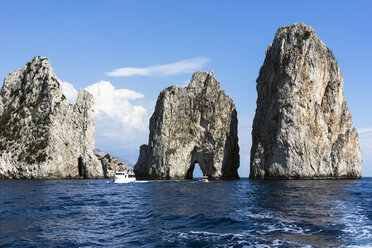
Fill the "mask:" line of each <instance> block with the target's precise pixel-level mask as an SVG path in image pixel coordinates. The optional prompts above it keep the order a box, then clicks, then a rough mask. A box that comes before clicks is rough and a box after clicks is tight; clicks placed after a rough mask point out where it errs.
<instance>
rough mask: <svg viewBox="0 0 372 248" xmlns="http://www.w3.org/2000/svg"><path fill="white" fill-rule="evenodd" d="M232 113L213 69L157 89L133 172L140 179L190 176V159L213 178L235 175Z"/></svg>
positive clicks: (235, 139) (236, 159)
mask: <svg viewBox="0 0 372 248" xmlns="http://www.w3.org/2000/svg"><path fill="white" fill-rule="evenodd" d="M237 125H238V121H237V113H236V109H235V105H234V103H233V101H232V100H231V99H230V98H229V97H228V96H227V95H226V94H225V93H224V92H223V91H222V90H221V87H220V84H219V82H218V81H217V80H216V79H215V77H214V74H213V72H209V73H206V72H196V73H194V75H193V76H192V79H191V82H190V84H189V85H188V87H179V86H171V87H169V88H167V89H165V90H163V91H162V92H161V93H160V96H159V97H158V100H157V103H156V107H155V112H154V114H153V115H152V117H151V119H150V136H149V144H148V145H142V146H141V148H140V155H139V158H138V162H137V164H136V165H135V166H134V172H135V174H136V177H137V178H140V179H191V178H192V174H193V170H194V166H195V163H198V164H199V165H200V168H201V170H202V172H203V174H204V175H207V176H209V178H213V179H233V178H239V176H238V172H237V170H238V168H239V146H238V137H237Z"/></svg>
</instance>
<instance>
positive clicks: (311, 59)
mask: <svg viewBox="0 0 372 248" xmlns="http://www.w3.org/2000/svg"><path fill="white" fill-rule="evenodd" d="M257 92H258V99H257V109H256V115H255V118H254V123H253V131H252V139H253V140H252V141H253V144H252V149H251V170H250V178H252V179H270V178H288V179H291V178H294V179H295V178H298V179H317V178H322V179H324V178H330V179H333V178H360V177H361V162H362V156H361V152H360V148H359V140H358V133H357V131H356V129H355V128H354V127H353V123H352V119H351V115H350V113H349V110H348V105H347V103H346V100H345V97H344V94H343V78H342V75H341V72H340V69H339V67H338V64H337V61H336V59H335V57H334V55H333V54H332V52H331V51H330V50H329V49H328V48H327V47H326V46H325V45H324V43H323V42H322V41H321V40H320V39H319V38H318V36H317V35H316V33H315V31H314V30H313V29H312V28H311V27H309V26H307V25H305V24H300V23H296V24H293V25H291V26H287V27H282V28H279V30H278V31H277V33H276V35H275V38H274V41H273V43H272V44H271V45H269V47H268V49H267V51H266V58H265V62H264V64H263V66H262V67H261V70H260V74H259V77H258V79H257Z"/></svg>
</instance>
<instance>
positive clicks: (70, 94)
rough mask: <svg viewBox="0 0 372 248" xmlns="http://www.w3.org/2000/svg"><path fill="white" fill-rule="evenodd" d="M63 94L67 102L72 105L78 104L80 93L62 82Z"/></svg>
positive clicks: (70, 85)
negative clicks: (77, 99)
mask: <svg viewBox="0 0 372 248" xmlns="http://www.w3.org/2000/svg"><path fill="white" fill-rule="evenodd" d="M61 87H62V92H63V94H64V95H65V97H66V99H67V101H68V102H69V103H71V104H74V103H75V102H76V98H77V95H78V91H77V90H76V89H75V88H74V86H73V85H72V84H70V83H68V82H61Z"/></svg>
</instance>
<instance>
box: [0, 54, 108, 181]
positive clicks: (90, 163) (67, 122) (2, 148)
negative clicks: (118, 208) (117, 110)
mask: <svg viewBox="0 0 372 248" xmlns="http://www.w3.org/2000/svg"><path fill="white" fill-rule="evenodd" d="M93 107H94V100H93V96H92V95H91V94H90V93H88V92H87V91H85V90H80V91H79V95H78V98H77V101H76V104H75V105H71V104H69V103H68V102H67V100H66V98H65V96H64V95H63V94H62V90H61V86H60V82H59V80H58V79H57V77H56V75H55V74H54V71H53V69H52V68H51V66H50V63H49V61H48V59H46V58H44V57H35V58H33V59H32V60H31V61H30V62H29V63H27V65H26V66H25V67H24V68H23V69H22V70H16V71H14V72H12V73H10V74H9V75H7V76H6V78H5V80H4V84H3V86H2V88H1V90H0V178H25V179H32V178H35V179H51V178H99V177H103V171H102V165H101V163H100V162H99V161H98V159H97V158H96V156H95V155H94V153H93V149H94V131H95V130H94V110H93Z"/></svg>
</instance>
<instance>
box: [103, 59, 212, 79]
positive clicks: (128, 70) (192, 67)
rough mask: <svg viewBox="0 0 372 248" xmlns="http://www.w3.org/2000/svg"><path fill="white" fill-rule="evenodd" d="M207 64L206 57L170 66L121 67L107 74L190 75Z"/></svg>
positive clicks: (127, 75) (121, 75)
mask: <svg viewBox="0 0 372 248" xmlns="http://www.w3.org/2000/svg"><path fill="white" fill-rule="evenodd" d="M208 62H209V59H208V58H207V57H196V58H191V59H184V60H180V61H177V62H174V63H170V64H163V65H153V66H148V67H123V68H118V69H115V70H113V71H111V72H107V73H106V74H107V75H108V76H112V77H132V76H169V75H176V74H181V73H191V72H194V71H196V70H199V69H201V68H202V67H203V66H204V65H205V64H207V63H208Z"/></svg>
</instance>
